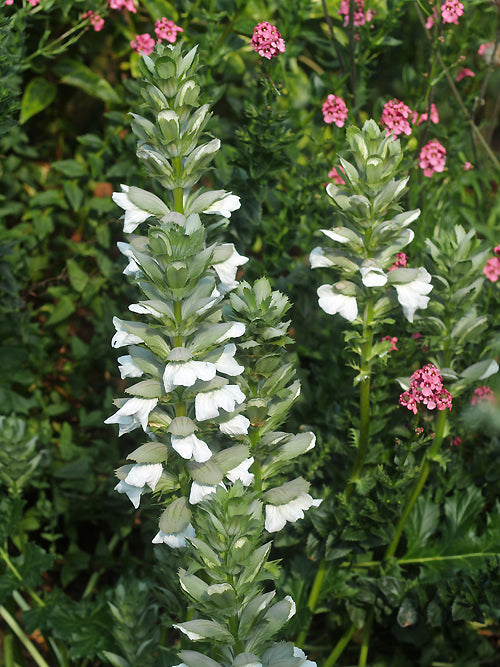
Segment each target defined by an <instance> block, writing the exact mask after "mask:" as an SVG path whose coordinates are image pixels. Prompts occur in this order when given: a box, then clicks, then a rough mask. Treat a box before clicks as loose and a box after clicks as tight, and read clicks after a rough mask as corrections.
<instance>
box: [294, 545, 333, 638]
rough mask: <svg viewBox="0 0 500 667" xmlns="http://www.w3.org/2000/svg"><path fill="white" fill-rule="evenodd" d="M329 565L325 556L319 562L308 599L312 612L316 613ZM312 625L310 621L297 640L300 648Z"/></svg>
mask: <svg viewBox="0 0 500 667" xmlns="http://www.w3.org/2000/svg"><path fill="white" fill-rule="evenodd" d="M327 567H328V566H327V562H326V559H325V558H323V559H322V560H321V562H320V564H319V567H318V571H317V572H316V577H315V579H314V583H313V586H312V588H311V593H310V594H309V600H308V601H307V606H308V607H309V610H310V612H311V614H314V610H315V609H316V605H317V603H318V599H319V596H320V593H321V587H322V585H323V580H324V578H325V574H326V570H327ZM310 625H311V621H309V623H307V624H306V625H305V626H304V627H303V628H302V630H301V632H300V634H299V636H298V638H297V641H296V646H297V647H298V648H302V647H303V646H304V644H305V641H306V638H307V633H308V631H309V627H310Z"/></svg>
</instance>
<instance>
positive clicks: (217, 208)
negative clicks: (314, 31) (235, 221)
mask: <svg viewBox="0 0 500 667" xmlns="http://www.w3.org/2000/svg"><path fill="white" fill-rule="evenodd" d="M240 206H241V201H240V198H239V197H238V196H236V195H233V194H231V193H230V192H228V193H227V194H226V195H225V196H224V197H222V199H218V200H217V201H214V202H213V203H212V204H210V206H209V207H208V208H206V209H205V210H204V211H203V213H213V214H217V215H222V216H224V217H225V218H230V217H231V213H232V212H233V211H236V210H237V209H238V208H240Z"/></svg>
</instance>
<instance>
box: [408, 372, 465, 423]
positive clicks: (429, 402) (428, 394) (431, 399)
mask: <svg viewBox="0 0 500 667" xmlns="http://www.w3.org/2000/svg"><path fill="white" fill-rule="evenodd" d="M452 401H453V397H452V395H451V394H450V392H449V391H448V390H447V389H445V388H444V387H443V378H442V377H441V374H440V372H439V371H438V369H437V368H436V367H435V366H434V365H433V364H426V365H425V366H424V367H423V368H420V369H419V370H418V371H415V372H414V373H413V375H412V376H411V378H410V386H409V388H408V391H405V392H403V393H402V394H401V396H400V397H399V403H400V404H401V405H403V406H404V407H407V408H408V410H411V411H412V412H413V413H414V414H415V415H416V414H417V406H418V405H419V404H420V403H423V405H425V406H426V408H427V409H428V410H435V409H436V408H437V409H438V410H446V409H448V410H451V407H452Z"/></svg>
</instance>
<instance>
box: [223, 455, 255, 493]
mask: <svg viewBox="0 0 500 667" xmlns="http://www.w3.org/2000/svg"><path fill="white" fill-rule="evenodd" d="M253 462H254V458H253V456H251V457H250V458H249V459H245V460H244V461H242V462H241V463H240V465H238V466H236V468H233V469H232V470H229V472H227V473H226V477H227V478H228V479H229V480H230V481H231V482H233V483H234V482H236V480H237V479H239V480H240V481H241V482H242V483H243V486H250V484H251V483H252V482H253V480H254V477H255V475H254V474H253V473H251V472H249V468H250V466H251V465H252V463H253Z"/></svg>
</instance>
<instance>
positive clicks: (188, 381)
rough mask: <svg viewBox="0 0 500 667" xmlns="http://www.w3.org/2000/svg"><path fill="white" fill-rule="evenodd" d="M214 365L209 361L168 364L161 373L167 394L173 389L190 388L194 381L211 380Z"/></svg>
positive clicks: (191, 360) (214, 370)
mask: <svg viewBox="0 0 500 667" xmlns="http://www.w3.org/2000/svg"><path fill="white" fill-rule="evenodd" d="M215 372H216V368H215V364H212V363H210V362H209V361H195V360H194V359H190V360H189V361H172V362H168V363H167V365H166V367H165V371H164V372H163V384H164V385H165V391H166V392H167V393H168V392H169V391H172V390H173V389H175V387H180V386H182V387H192V386H193V384H194V383H195V382H196V380H204V381H208V380H213V378H214V377H215Z"/></svg>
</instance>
